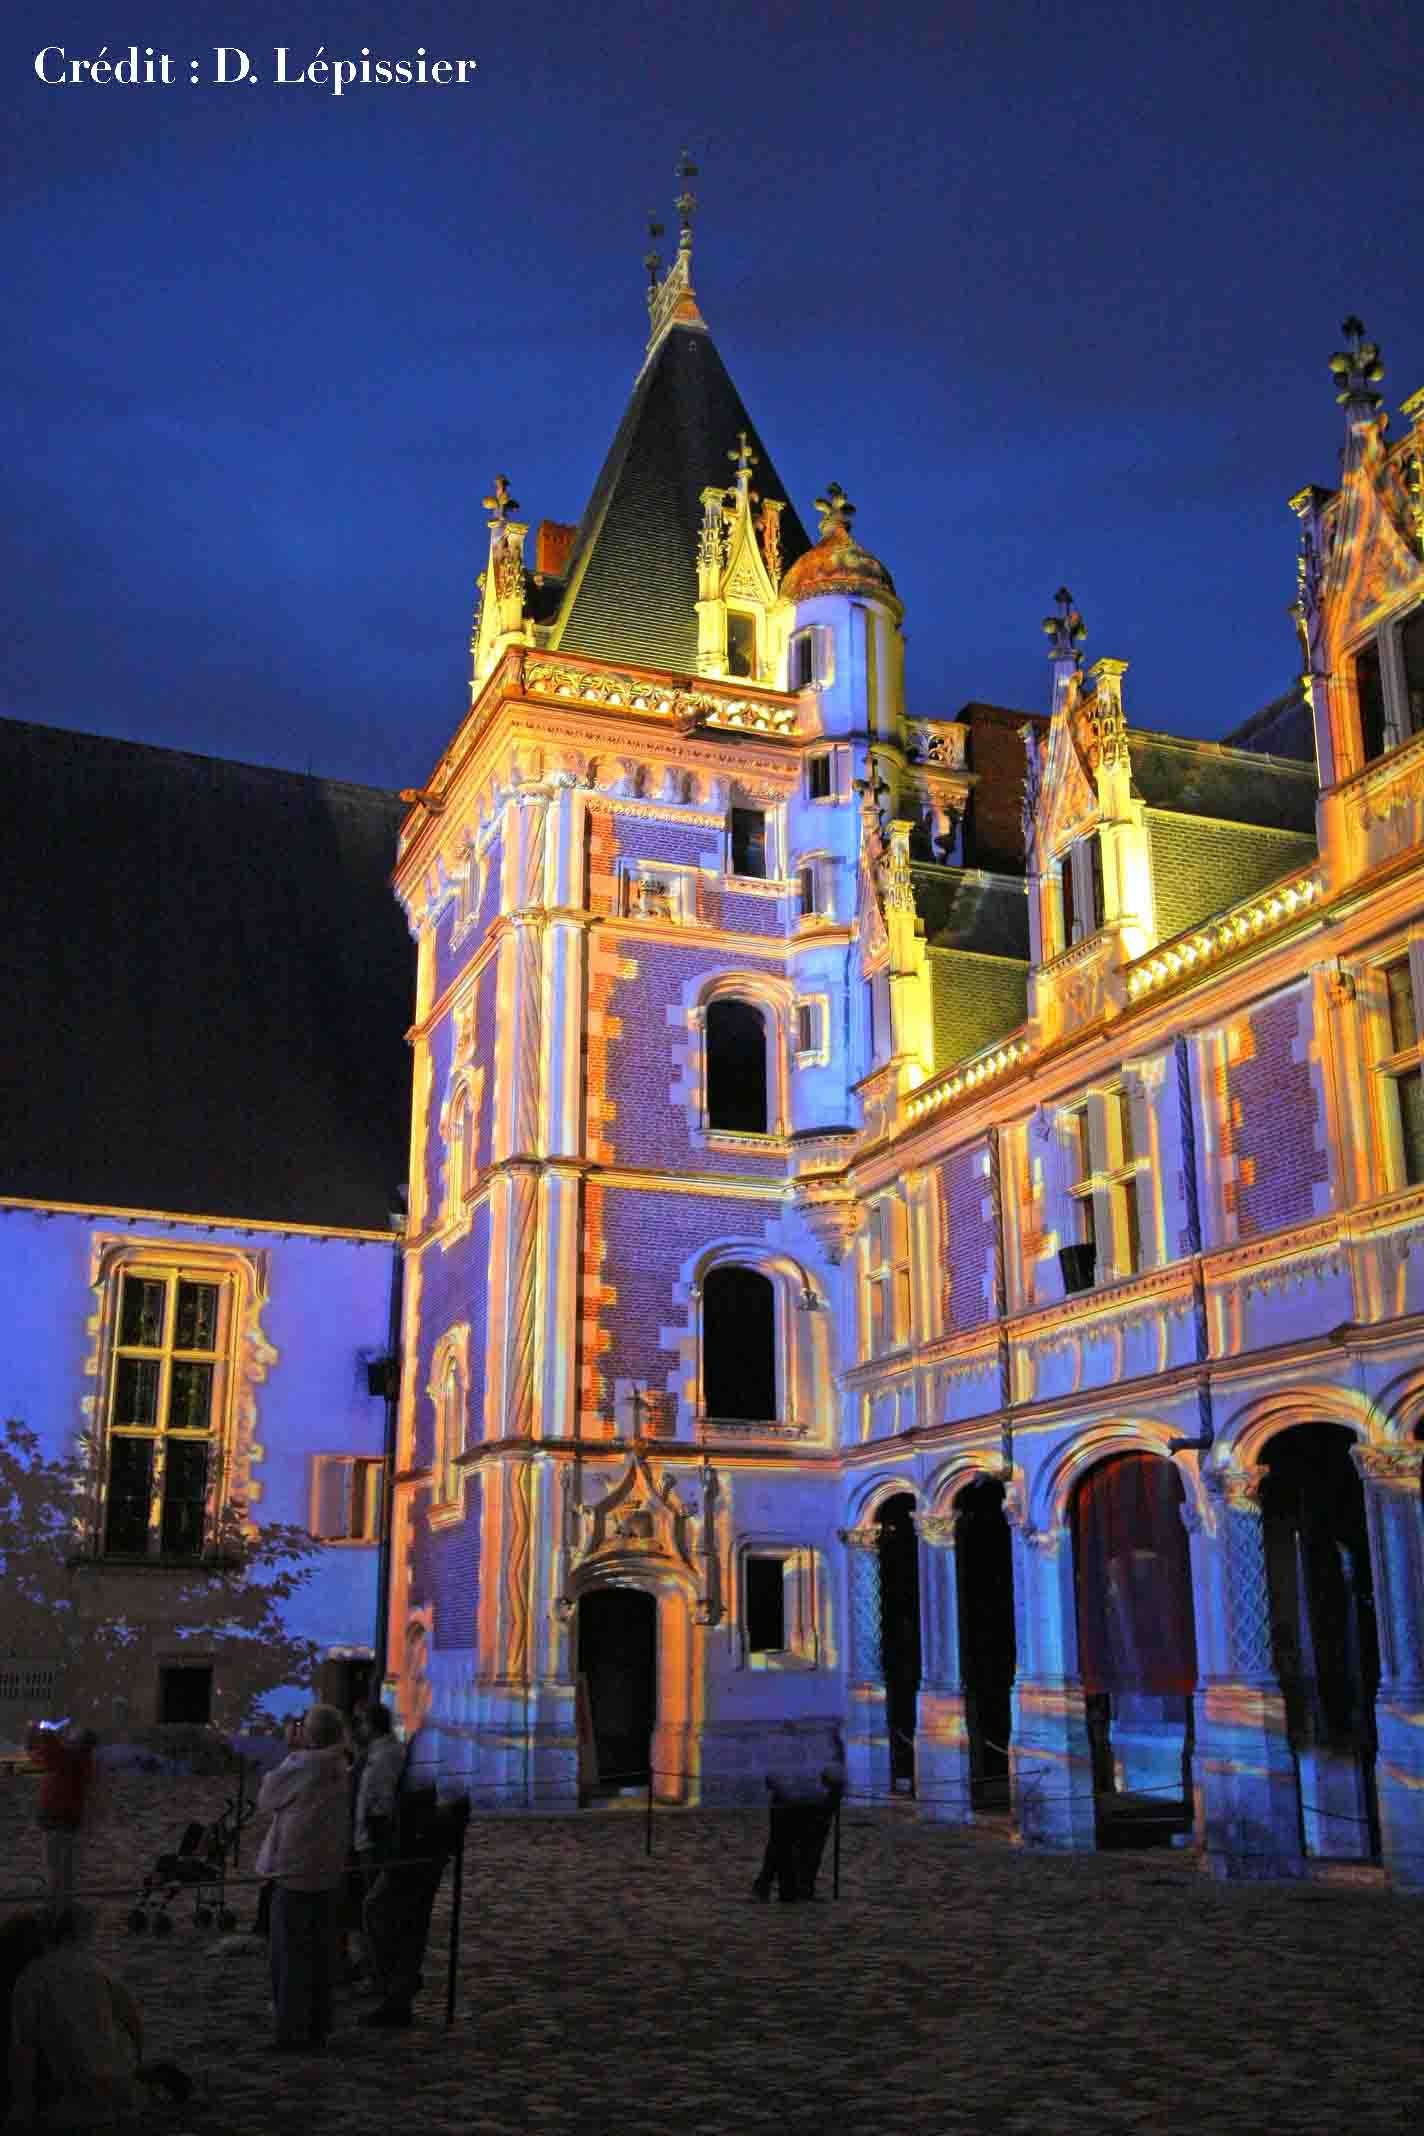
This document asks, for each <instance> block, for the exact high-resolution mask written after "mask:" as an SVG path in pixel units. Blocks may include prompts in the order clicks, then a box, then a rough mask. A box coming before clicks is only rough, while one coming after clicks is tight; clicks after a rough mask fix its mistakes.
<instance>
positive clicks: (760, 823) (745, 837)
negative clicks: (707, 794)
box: [732, 808, 767, 882]
mask: <svg viewBox="0 0 1424 2136" xmlns="http://www.w3.org/2000/svg"><path fill="white" fill-rule="evenodd" d="M732 873H733V875H749V876H752V877H754V878H755V879H756V880H757V881H758V882H765V880H766V874H767V867H766V811H765V810H764V809H760V808H734V809H733V810H732Z"/></svg>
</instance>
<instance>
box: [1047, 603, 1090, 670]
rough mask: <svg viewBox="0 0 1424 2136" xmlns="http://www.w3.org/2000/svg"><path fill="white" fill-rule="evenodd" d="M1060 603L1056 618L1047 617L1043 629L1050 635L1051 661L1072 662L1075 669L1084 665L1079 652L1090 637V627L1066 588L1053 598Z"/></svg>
mask: <svg viewBox="0 0 1424 2136" xmlns="http://www.w3.org/2000/svg"><path fill="white" fill-rule="evenodd" d="M1053 598H1054V600H1055V601H1056V602H1057V603H1058V613H1057V615H1056V616H1045V617H1044V619H1043V628H1044V630H1045V632H1046V633H1047V635H1048V640H1049V647H1048V657H1049V659H1050V660H1071V661H1072V663H1073V666H1074V667H1075V668H1080V667H1081V666H1082V665H1083V655H1082V653H1081V652H1080V651H1079V649H1078V648H1079V647H1080V646H1081V645H1082V643H1083V640H1084V639H1085V638H1086V637H1087V635H1088V626H1087V624H1086V623H1085V622H1084V621H1083V618H1082V616H1081V614H1080V613H1079V611H1078V609H1077V608H1076V607H1075V606H1074V604H1073V596H1072V594H1071V593H1070V592H1069V591H1068V588H1067V587H1066V586H1060V587H1059V589H1058V591H1057V593H1055V594H1054V596H1053Z"/></svg>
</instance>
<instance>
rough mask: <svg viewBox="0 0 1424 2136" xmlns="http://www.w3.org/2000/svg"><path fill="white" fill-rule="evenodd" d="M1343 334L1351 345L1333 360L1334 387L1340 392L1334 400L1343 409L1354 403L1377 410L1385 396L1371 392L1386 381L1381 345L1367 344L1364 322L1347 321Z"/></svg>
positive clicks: (1343, 326) (1356, 320) (1354, 319)
mask: <svg viewBox="0 0 1424 2136" xmlns="http://www.w3.org/2000/svg"><path fill="white" fill-rule="evenodd" d="M1340 331H1341V333H1342V334H1343V335H1344V336H1345V339H1346V340H1347V341H1348V342H1349V344H1350V345H1349V347H1348V348H1345V349H1340V350H1337V352H1336V354H1335V355H1333V356H1332V357H1331V359H1330V368H1331V370H1332V371H1333V372H1334V373H1335V383H1336V384H1337V385H1338V386H1339V388H1340V391H1339V392H1338V393H1337V394H1336V396H1335V398H1336V400H1337V401H1338V402H1339V403H1340V406H1341V407H1342V408H1344V407H1348V406H1349V404H1350V402H1351V401H1354V402H1356V403H1363V404H1364V406H1365V407H1366V408H1378V406H1379V404H1380V402H1381V401H1382V400H1383V398H1384V395H1383V394H1382V393H1376V392H1374V391H1373V390H1372V389H1373V388H1374V387H1375V386H1377V385H1378V384H1379V382H1380V380H1381V379H1382V378H1383V377H1384V370H1383V367H1382V365H1381V363H1380V351H1379V343H1378V342H1377V341H1366V339H1365V328H1364V322H1363V320H1361V319H1356V318H1353V317H1352V318H1349V319H1346V320H1345V321H1344V323H1343V325H1342V326H1341V328H1340Z"/></svg>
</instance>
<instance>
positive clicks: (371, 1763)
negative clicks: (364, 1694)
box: [355, 1700, 405, 1891]
mask: <svg viewBox="0 0 1424 2136" xmlns="http://www.w3.org/2000/svg"><path fill="white" fill-rule="evenodd" d="M359 1725H360V1728H361V1732H362V1734H363V1736H364V1738H365V1754H364V1756H363V1757H362V1759H361V1763H360V1770H359V1775H358V1778H357V1782H356V1821H355V1843H356V1859H357V1861H358V1862H359V1863H360V1865H361V1874H362V1880H363V1882H364V1884H365V1887H366V1889H367V1891H369V1890H370V1888H371V1886H372V1885H373V1884H374V1883H375V1881H376V1877H377V1874H378V1872H379V1870H380V1866H381V1863H382V1862H383V1861H385V1860H387V1859H388V1858H389V1856H391V1855H392V1854H394V1852H395V1829H396V1792H397V1790H398V1789H399V1787H400V1781H401V1773H402V1771H403V1770H404V1767H405V1750H404V1747H403V1746H402V1745H401V1744H400V1743H398V1742H397V1741H396V1738H395V1736H394V1735H393V1734H392V1733H391V1709H390V1707H389V1706H382V1705H378V1704H377V1703H376V1702H375V1701H374V1700H372V1701H371V1703H370V1704H368V1705H367V1706H366V1707H365V1708H364V1710H363V1711H362V1713H361V1714H360V1717H359Z"/></svg>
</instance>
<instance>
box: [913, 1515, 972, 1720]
mask: <svg viewBox="0 0 1424 2136" xmlns="http://www.w3.org/2000/svg"><path fill="white" fill-rule="evenodd" d="M914 1526H915V1533H916V1534H917V1535H918V1537H919V1539H920V1541H921V1543H922V1544H923V1545H924V1549H923V1551H922V1554H921V1559H920V1569H921V1583H920V1592H921V1606H920V1618H921V1650H922V1653H923V1657H924V1674H923V1686H924V1689H925V1690H926V1691H928V1692H939V1693H941V1694H953V1693H956V1692H958V1691H960V1690H961V1689H962V1688H963V1686H962V1683H961V1675H960V1661H959V1570H958V1564H957V1561H956V1558H955V1549H954V1546H955V1540H956V1537H957V1534H958V1530H959V1516H958V1514H957V1513H953V1512H951V1513H944V1514H936V1513H921V1514H918V1515H917V1516H916V1518H915V1523H914Z"/></svg>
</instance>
